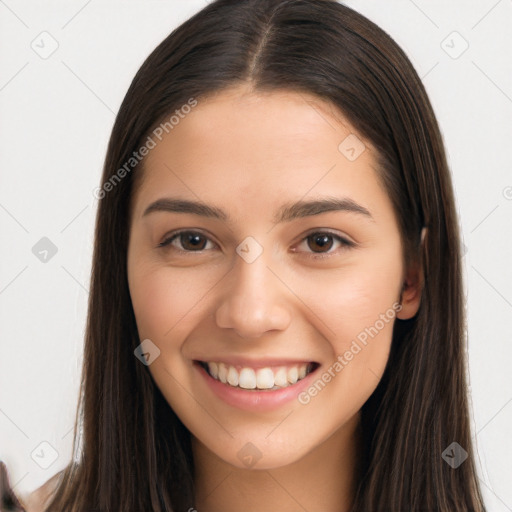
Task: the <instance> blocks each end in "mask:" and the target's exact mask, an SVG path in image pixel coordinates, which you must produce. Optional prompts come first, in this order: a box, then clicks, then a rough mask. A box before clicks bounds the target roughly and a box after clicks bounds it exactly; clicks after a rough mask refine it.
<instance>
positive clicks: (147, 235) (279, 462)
mask: <svg viewBox="0 0 512 512" xmlns="http://www.w3.org/2000/svg"><path fill="white" fill-rule="evenodd" d="M95 195H96V197H97V198H98V199H99V208H98V215H97V224H96V239H95V248H94V261H93V273H92V282H91V293H90V303H89V316H88V323H87V332H86V340H85V354H84V356H85V357H84V369H83V382H82V396H81V401H80V404H79V410H78V419H79V420H80V421H77V428H76V430H75V441H74V442H75V455H76V456H75V459H76V461H73V462H72V463H70V465H69V466H68V467H67V468H66V469H65V470H64V471H63V472H62V473H61V474H60V475H59V477H58V481H57V482H56V483H55V481H54V483H53V487H52V492H51V498H50V499H49V500H48V501H47V502H46V504H47V507H46V508H45V510H51V511H52V512H53V511H55V512H59V511H64V510H66V511H76V512H78V511H92V510H98V511H107V510H111V511H114V510H116V511H117V510H122V511H123V512H124V511H127V512H128V511H141V510H152V511H170V510H174V511H192V510H198V511H199V512H215V511H218V510H222V511H224V512H229V511H231V510H238V509H240V508H242V507H243V509H244V510H247V511H251V510H253V511H256V510H277V509H279V510H281V511H283V510H284V511H287V510H304V509H305V510H322V511H333V512H334V511H338V512H339V511H343V512H348V511H352V512H356V511H357V512H359V511H365V512H368V511H379V512H382V511H394V512H396V511H399V510H400V511H408V512H413V511H446V512H448V511H450V512H456V511H460V512H462V511H464V512H466V511H468V510H471V511H478V512H481V511H484V510H485V507H484V504H483V501H482V498H481V495H480V490H479V487H478V482H477V477H476V470H475V462H474V452H473V447H472V445H471V435H470V428H469V415H468V402H467V387H466V369H465V359H464V326H465V323H464V312H463V297H462V282H461V266H460V257H461V255H460V248H459V244H460V240H459V232H458V223H457V218H456V210H455V206H454V198H453V190H452V184H451V180H450V174H449V170H448V166H447V162H446V157H445V151H444V147H443V142H442V138H441V135H440V132H439V128H438V125H437V122H436V119H435V116H434V113H433V110H432V107H431V105H430V102H429V100H428V98H427V95H426V93H425V90H424V87H423V85H422V83H421V81H420V79H419V78H418V76H417V74H416V72H415V71H414V69H413V67H412V65H411V63H410V61H409V60H408V59H407V57H406V56H405V54H404V53H403V51H402V50H401V49H400V48H399V47H398V46H397V45H396V43H395V42H394V41H393V40H392V39H391V38H390V37H389V36H388V35H387V34H386V33H384V32H383V31H382V30H381V29H379V28H378V27H377V26H375V25H374V24H373V23H372V22H370V21H369V20H368V19H366V18H364V17H363V16H361V15H360V14H358V13H356V12H354V11H353V10H351V9H349V8H348V7H346V6H343V5H341V4H338V3H337V2H334V1H329V0H322V1H313V0H296V1H291V0H290V1H276V0H257V1H256V0H242V1H238V0H237V1H234V0H217V1H215V2H212V3H211V4H209V5H208V6H207V7H205V8H204V9H203V10H202V11H200V12H199V13H197V14H196V15H195V16H193V17H192V18H190V19H189V20H188V21H186V22H185V23H184V24H182V25H181V26H180V27H178V28H177V29H176V30H175V31H173V32H172V33H171V34H170V35H169V36H168V37H167V38H166V39H165V40H164V41H163V42H162V43H161V44H160V45H159V46H158V47H157V48H156V49H155V51H154V52H153V53H152V54H151V55H150V56H149V57H148V59H147V60H146V61H145V63H144V64H143V65H142V67H141V69H140V70H139V71H138V73H137V75H136V77H135V78H134V80H133V82H132V84H131V87H130V88H129V90H128V92H127V94H126V97H125V99H124V101H123V103H122V105H121V108H120V111H119V114H118V116H117V119H116V123H115V126H114V128H113V131H112V136H111V139H110V143H109V147H108V152H107V157H106V162H105V167H104V173H103V178H102V186H101V188H99V189H98V190H97V191H96V192H95ZM82 429H83V436H80V437H79V434H80V433H81V432H80V430H82ZM79 442H80V446H78V444H79Z"/></svg>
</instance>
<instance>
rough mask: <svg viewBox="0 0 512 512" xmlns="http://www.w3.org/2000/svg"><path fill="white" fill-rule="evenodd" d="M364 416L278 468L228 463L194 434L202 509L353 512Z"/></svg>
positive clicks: (198, 500)
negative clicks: (361, 426) (240, 466)
mask: <svg viewBox="0 0 512 512" xmlns="http://www.w3.org/2000/svg"><path fill="white" fill-rule="evenodd" d="M361 442H362V437H361V430H360V417H359V415H358V414H357V415H355V416H354V417H353V418H351V420H349V422H348V423H346V424H345V425H344V426H343V427H342V428H340V429H339V430H337V431H336V432H334V433H333V434H332V435H331V436H330V437H329V438H328V439H326V440H325V441H323V442H322V443H321V444H319V445H318V446H316V447H314V448H313V449H312V450H311V451H310V452H309V453H308V454H307V455H306V456H304V457H303V458H301V459H300V460H298V461H296V462H294V463H292V464H289V465H287V466H281V467H276V468H273V469H259V470H255V469H242V468H238V467H234V466H232V465H231V464H228V463H226V462H225V461H223V460H222V459H221V458H219V457H218V456H217V455H215V454H214V453H213V452H212V451H210V450H209V449H208V448H207V447H206V446H205V445H203V444H202V443H201V442H199V441H198V440H197V439H196V438H194V437H193V436H192V451H193V456H194V465H195V468H196V469H195V487H196V505H195V507H196V509H197V510H198V512H235V511H236V512H239V511H240V510H244V512H261V511H262V510H279V511H280V512H296V511H297V510H322V511H323V512H349V511H350V509H351V506H352V503H353V500H354V496H355V491H356V488H357V484H358V477H359V475H358V472H359V467H360V466H359V457H360V453H361Z"/></svg>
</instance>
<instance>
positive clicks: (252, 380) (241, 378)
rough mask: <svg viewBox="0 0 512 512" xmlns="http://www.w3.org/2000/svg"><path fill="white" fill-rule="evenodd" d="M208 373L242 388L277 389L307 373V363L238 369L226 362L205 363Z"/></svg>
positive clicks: (221, 380) (223, 381) (289, 384)
mask: <svg viewBox="0 0 512 512" xmlns="http://www.w3.org/2000/svg"><path fill="white" fill-rule="evenodd" d="M207 365H208V370H209V373H210V375H211V376H212V377H213V378H214V379H216V380H219V381H220V382H222V383H224V384H229V385H230V386H233V387H240V388H243V389H279V388H285V387H287V386H291V385H293V384H295V383H296V382H297V381H298V380H300V379H303V378H304V377H305V376H306V375H307V374H308V368H309V365H308V364H306V363H303V364H301V365H295V366H290V367H285V366H280V367H278V368H269V367H266V368H258V369H257V370H254V369H252V368H242V369H241V370H240V371H238V370H237V369H236V368H235V367H234V366H231V365H227V364H226V363H216V362H211V363H207Z"/></svg>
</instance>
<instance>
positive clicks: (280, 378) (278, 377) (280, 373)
mask: <svg viewBox="0 0 512 512" xmlns="http://www.w3.org/2000/svg"><path fill="white" fill-rule="evenodd" d="M286 375H287V372H286V368H279V369H278V370H277V372H276V373H275V374H274V384H275V385H276V386H280V387H282V388H284V387H285V386H287V385H288V378H287V376H286Z"/></svg>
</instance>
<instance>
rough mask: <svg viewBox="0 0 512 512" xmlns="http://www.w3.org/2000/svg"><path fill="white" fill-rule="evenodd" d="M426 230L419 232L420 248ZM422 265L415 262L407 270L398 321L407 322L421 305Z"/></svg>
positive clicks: (401, 293)
mask: <svg viewBox="0 0 512 512" xmlns="http://www.w3.org/2000/svg"><path fill="white" fill-rule="evenodd" d="M426 229H427V228H425V227H424V228H423V229H422V230H421V246H422V247H423V244H424V240H425V235H426ZM423 281H424V278H423V265H422V262H417V263H416V264H415V265H413V266H412V267H411V268H409V269H408V271H407V274H406V276H405V279H404V283H403V286H402V290H401V292H400V304H401V306H402V309H401V310H400V311H399V312H398V313H397V318H398V319H400V320H409V319H410V318H412V317H413V316H415V315H416V313H417V312H418V309H419V307H420V303H421V295H422V290H423Z"/></svg>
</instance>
